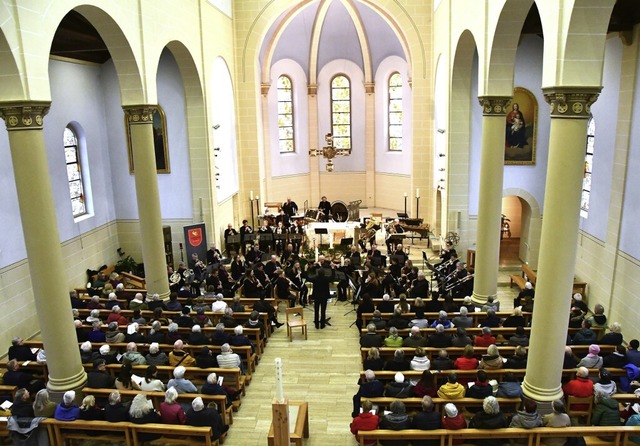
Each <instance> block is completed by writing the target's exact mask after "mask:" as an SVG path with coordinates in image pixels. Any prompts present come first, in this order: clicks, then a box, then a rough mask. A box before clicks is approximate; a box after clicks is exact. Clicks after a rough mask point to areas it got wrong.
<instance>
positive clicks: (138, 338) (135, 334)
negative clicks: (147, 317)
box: [125, 322, 146, 344]
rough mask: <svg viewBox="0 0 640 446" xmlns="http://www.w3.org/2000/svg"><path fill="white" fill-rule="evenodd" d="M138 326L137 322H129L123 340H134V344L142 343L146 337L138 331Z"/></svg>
mask: <svg viewBox="0 0 640 446" xmlns="http://www.w3.org/2000/svg"><path fill="white" fill-rule="evenodd" d="M139 330H140V326H139V325H138V323H137V322H133V323H131V324H129V326H128V327H127V335H126V336H125V342H135V343H136V344H144V343H145V342H146V338H145V337H144V336H143V335H142V334H141V333H140V331H139Z"/></svg>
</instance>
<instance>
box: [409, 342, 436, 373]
mask: <svg viewBox="0 0 640 446" xmlns="http://www.w3.org/2000/svg"><path fill="white" fill-rule="evenodd" d="M409 367H410V368H411V370H429V369H430V368H431V361H430V360H429V358H428V357H427V354H426V353H425V351H424V349H423V348H422V347H417V348H416V352H415V356H414V357H413V359H412V360H411V362H410V363H409Z"/></svg>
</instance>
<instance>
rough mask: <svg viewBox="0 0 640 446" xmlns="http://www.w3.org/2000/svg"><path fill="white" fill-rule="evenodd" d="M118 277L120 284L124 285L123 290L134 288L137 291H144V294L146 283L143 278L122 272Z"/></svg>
mask: <svg viewBox="0 0 640 446" xmlns="http://www.w3.org/2000/svg"><path fill="white" fill-rule="evenodd" d="M120 277H121V279H122V280H121V283H123V284H124V287H125V288H136V289H138V290H144V292H145V294H146V292H147V290H146V288H147V281H146V280H145V278H144V277H139V276H136V275H134V274H130V273H127V272H124V271H122V272H121V273H120Z"/></svg>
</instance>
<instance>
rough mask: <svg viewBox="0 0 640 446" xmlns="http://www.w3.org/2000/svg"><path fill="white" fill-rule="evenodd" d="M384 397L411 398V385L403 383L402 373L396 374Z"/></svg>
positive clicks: (406, 382)
mask: <svg viewBox="0 0 640 446" xmlns="http://www.w3.org/2000/svg"><path fill="white" fill-rule="evenodd" d="M384 396H386V397H391V398H409V397H412V396H413V387H412V386H411V383H410V382H408V381H405V379H404V375H403V374H402V372H397V373H396V374H395V376H394V378H393V381H390V382H389V383H388V384H387V386H386V389H385V391H384Z"/></svg>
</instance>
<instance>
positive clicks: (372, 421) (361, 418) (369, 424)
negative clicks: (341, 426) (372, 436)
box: [351, 400, 379, 446]
mask: <svg viewBox="0 0 640 446" xmlns="http://www.w3.org/2000/svg"><path fill="white" fill-rule="evenodd" d="M372 408H373V404H371V401H369V400H364V401H363V402H362V412H361V413H360V415H358V416H357V417H355V418H354V419H353V421H352V422H351V433H352V434H353V435H355V436H356V441H357V442H358V443H360V437H358V431H373V430H376V429H378V421H379V417H378V415H375V414H373V413H371V409H372ZM377 443H378V442H377V440H372V441H368V442H366V443H365V446H375V445H376V444H377Z"/></svg>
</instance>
